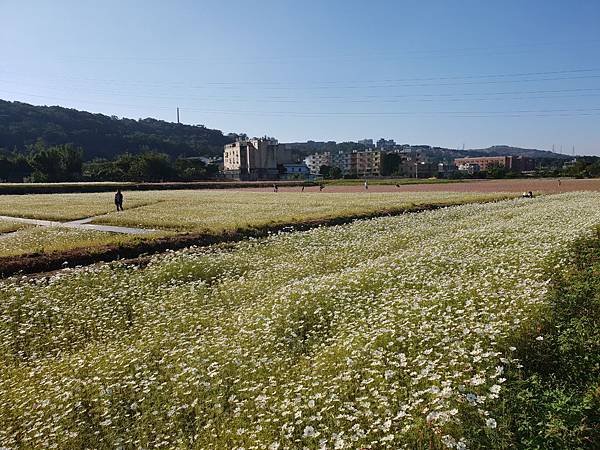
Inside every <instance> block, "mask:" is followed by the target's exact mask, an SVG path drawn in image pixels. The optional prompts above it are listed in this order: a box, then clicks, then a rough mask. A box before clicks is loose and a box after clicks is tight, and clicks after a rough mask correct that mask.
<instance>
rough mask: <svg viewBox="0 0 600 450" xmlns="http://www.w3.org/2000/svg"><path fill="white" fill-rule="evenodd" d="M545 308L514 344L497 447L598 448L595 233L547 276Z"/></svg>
mask: <svg viewBox="0 0 600 450" xmlns="http://www.w3.org/2000/svg"><path fill="white" fill-rule="evenodd" d="M548 295H549V302H548V306H547V308H546V309H544V310H543V311H541V313H540V319H539V320H538V321H537V323H536V324H535V326H532V327H530V328H528V329H527V330H525V331H523V333H522V334H521V335H520V336H518V337H517V338H516V341H517V343H516V344H515V345H516V347H517V350H516V351H515V353H516V357H517V358H519V359H520V360H521V365H522V367H520V368H514V369H512V370H509V372H508V375H507V379H508V380H507V382H506V385H505V389H506V390H505V392H504V395H503V400H502V402H501V403H500V404H499V405H498V409H499V412H498V414H499V415H501V416H502V417H503V424H502V426H499V429H498V431H499V434H503V436H504V439H505V442H504V444H503V445H502V446H506V447H517V448H527V449H567V448H568V449H575V448H577V449H593V448H600V327H599V326H598V324H599V323H600V229H599V230H598V235H597V236H596V237H593V238H587V239H583V240H580V241H578V242H576V244H575V245H573V247H572V248H571V250H570V252H569V254H568V260H567V264H566V267H565V268H563V269H561V270H559V271H557V272H556V273H553V274H552V282H551V288H550V292H549V294H548Z"/></svg>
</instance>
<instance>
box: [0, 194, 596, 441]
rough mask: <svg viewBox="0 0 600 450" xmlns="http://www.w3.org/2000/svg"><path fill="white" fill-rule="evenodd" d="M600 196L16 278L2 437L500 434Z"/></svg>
mask: <svg viewBox="0 0 600 450" xmlns="http://www.w3.org/2000/svg"><path fill="white" fill-rule="evenodd" d="M598 205H600V194H598V193H574V194H561V195H555V196H547V197H540V198H535V199H517V200H508V201H503V202H498V203H493V204H477V205H464V206H458V207H452V208H447V209H443V210H437V211H432V212H425V213H419V214H408V215H404V216H398V217H389V218H379V219H373V220H368V221H361V222H356V223H353V224H351V225H345V226H339V227H331V228H318V229H314V230H311V231H308V232H303V233H290V234H280V235H276V236H272V237H271V238H268V239H266V240H253V241H247V242H242V243H238V244H236V245H227V246H221V247H217V248H208V249H190V250H187V251H181V252H171V253H169V254H167V255H162V256H156V257H154V258H153V259H152V260H151V262H150V264H149V265H147V266H145V267H137V266H126V265H123V264H119V263H113V264H110V265H105V266H97V267H90V268H81V269H74V270H67V271H63V272H61V273H59V274H56V275H52V276H51V277H44V278H25V277H23V278H14V279H9V280H4V281H2V282H0V359H1V361H0V364H2V367H3V369H2V371H1V372H0V446H3V447H31V448H43V447H51V448H52V447H53V448H103V447H107V448H108V447H121V448H125V447H135V448H140V447H141V448H158V447H164V448H172V447H180V448H203V449H204V448H208V449H228V448H232V449H239V448H244V449H265V448H267V449H271V450H275V449H299V448H309V449H317V448H323V449H325V448H327V449H343V448H352V449H356V448H361V447H362V448H373V449H379V448H390V449H394V448H401V447H406V448H421V447H423V448H430V447H431V446H432V447H442V446H444V447H447V448H468V447H470V446H471V447H473V446H476V443H474V442H472V440H471V436H470V435H469V434H466V431H465V430H466V429H472V428H473V426H474V425H475V426H476V427H478V428H479V429H480V430H481V432H482V433H485V434H486V435H489V436H491V439H492V440H493V434H494V433H495V432H496V423H497V418H496V417H493V416H492V415H491V414H490V412H489V411H490V410H491V408H490V406H491V405H493V404H494V402H495V401H496V399H497V398H498V397H499V396H502V386H503V381H504V378H503V374H504V372H505V370H506V368H507V367H508V366H509V365H511V364H517V363H518V362H517V361H514V360H513V358H512V357H511V353H512V350H511V347H510V345H511V339H510V338H511V336H512V335H513V334H514V333H515V332H517V331H518V330H520V329H522V328H523V327H529V326H531V324H532V320H531V319H532V318H533V317H535V314H536V310H537V308H538V306H539V305H541V304H542V303H543V302H544V295H545V293H546V290H547V283H548V282H547V280H546V279H545V275H544V273H545V272H544V268H545V267H546V264H548V261H549V258H550V257H553V255H557V254H560V252H561V251H562V250H563V249H564V248H565V247H566V245H568V244H569V243H570V242H571V241H573V240H574V239H575V238H576V237H578V236H581V235H583V234H586V233H588V232H590V230H591V227H592V226H593V225H595V224H598V223H600V208H598ZM551 260H552V264H554V265H557V266H560V264H561V259H560V258H556V257H553V258H552V259H551ZM539 339H543V336H540V337H539ZM466 422H468V424H469V426H468V427H467V426H465V423H466Z"/></svg>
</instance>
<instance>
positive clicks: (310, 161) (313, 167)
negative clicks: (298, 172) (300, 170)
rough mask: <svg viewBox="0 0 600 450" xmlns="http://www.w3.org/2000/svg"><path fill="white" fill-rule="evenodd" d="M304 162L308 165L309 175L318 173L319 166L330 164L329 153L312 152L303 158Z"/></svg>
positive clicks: (319, 170)
mask: <svg viewBox="0 0 600 450" xmlns="http://www.w3.org/2000/svg"><path fill="white" fill-rule="evenodd" d="M304 164H306V166H307V167H308V170H309V171H310V173H311V175H319V173H320V172H321V166H331V165H332V164H331V153H329V152H324V153H313V154H312V155H308V156H307V157H306V158H304Z"/></svg>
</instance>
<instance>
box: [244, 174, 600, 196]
mask: <svg viewBox="0 0 600 450" xmlns="http://www.w3.org/2000/svg"><path fill="white" fill-rule="evenodd" d="M301 189H302V188H301V187H298V186H294V187H289V186H288V187H279V192H301ZM245 190H246V191H257V192H268V191H272V190H273V188H272V187H268V188H254V187H248V188H245ZM529 191H532V192H533V193H544V194H557V193H560V192H573V191H600V178H590V179H571V178H568V179H565V178H561V179H560V184H559V180H558V179H557V178H531V179H523V178H519V179H514V180H513V179H509V180H471V181H464V182H461V183H423V184H406V185H400V186H399V187H396V186H395V185H377V184H369V189H368V192H516V193H522V192H529ZM304 192H319V187H318V186H310V187H309V186H307V187H305V188H304ZM323 192H342V193H347V192H365V188H364V185H363V184H362V183H361V184H357V185H355V186H328V185H325V189H324V190H323Z"/></svg>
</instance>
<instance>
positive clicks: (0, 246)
mask: <svg viewBox="0 0 600 450" xmlns="http://www.w3.org/2000/svg"><path fill="white" fill-rule="evenodd" d="M510 195H511V194H506V195H505V194H501V193H495V194H478V193H474V194H464V193H437V192H436V193H402V194H394V193H370V194H331V193H300V192H296V193H284V192H280V193H277V194H274V193H272V192H267V193H265V192H260V193H257V192H244V191H224V190H213V191H210V190H199V191H191V190H181V191H141V192H138V191H134V192H125V208H126V209H125V211H123V212H118V213H117V212H115V211H114V205H113V203H112V200H113V198H112V194H111V193H84V194H38V195H25V196H22V195H4V196H0V215H11V216H15V217H25V218H33V219H46V220H56V221H70V220H76V219H80V218H84V217H89V216H96V215H99V216H100V217H99V218H98V219H97V220H95V221H94V223H99V224H108V225H118V226H130V227H140V228H152V229H157V230H162V231H159V232H158V233H156V234H153V235H146V236H145V238H146V239H151V238H152V237H153V236H159V235H160V236H163V235H165V234H169V233H173V232H203V233H208V234H219V233H222V232H225V231H239V230H242V231H243V230H247V229H249V228H260V227H267V226H275V225H278V224H288V223H291V224H293V223H304V222H306V221H310V220H327V219H331V218H337V217H348V216H354V215H357V214H358V215H359V214H369V213H377V212H382V213H383V212H386V211H388V212H393V211H396V210H398V209H405V208H407V209H410V208H415V207H419V206H423V205H452V204H459V203H465V202H473V201H486V200H495V199H501V198H504V197H506V196H510ZM16 226H17V225H14V226H13V225H10V222H7V225H6V227H8V228H7V230H11V231H14V230H16V229H18V228H15V227H16ZM132 240H133V241H135V240H136V239H135V238H132V237H130V236H125V235H117V234H112V233H103V232H95V231H88V230H72V229H58V228H51V229H38V228H31V229H26V230H22V231H19V232H18V233H16V234H15V235H13V236H10V237H8V236H7V237H6V238H4V239H3V240H2V241H1V242H0V256H13V255H19V254H24V253H43V252H49V251H63V250H70V249H74V248H83V247H95V246H99V245H104V244H118V243H122V242H131V241H132Z"/></svg>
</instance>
